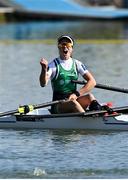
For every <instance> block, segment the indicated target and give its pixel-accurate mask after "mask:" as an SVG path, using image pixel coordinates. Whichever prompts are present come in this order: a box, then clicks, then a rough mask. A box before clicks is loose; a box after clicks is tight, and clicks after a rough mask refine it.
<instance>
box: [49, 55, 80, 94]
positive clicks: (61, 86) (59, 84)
mask: <svg viewBox="0 0 128 180" xmlns="http://www.w3.org/2000/svg"><path fill="white" fill-rule="evenodd" d="M54 62H55V65H56V75H55V77H54V78H53V79H52V81H51V83H52V88H53V92H58V93H62V94H63V93H71V92H74V91H76V84H75V83H72V82H71V80H77V79H78V72H77V68H76V63H75V59H73V63H72V67H71V69H70V70H65V69H64V68H63V67H62V66H61V64H60V62H59V60H58V59H57V58H56V59H55V60H54Z"/></svg>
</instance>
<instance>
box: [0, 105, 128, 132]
mask: <svg viewBox="0 0 128 180" xmlns="http://www.w3.org/2000/svg"><path fill="white" fill-rule="evenodd" d="M0 128H13V129H77V130H80V129H84V130H128V114H122V115H111V116H103V115H102V116H84V114H80V113H77V114H65V115H51V114H50V113H47V112H45V113H44V110H42V109H40V110H35V111H33V112H32V113H28V114H27V115H13V116H11V115H10V116H4V117H1V118H0Z"/></svg>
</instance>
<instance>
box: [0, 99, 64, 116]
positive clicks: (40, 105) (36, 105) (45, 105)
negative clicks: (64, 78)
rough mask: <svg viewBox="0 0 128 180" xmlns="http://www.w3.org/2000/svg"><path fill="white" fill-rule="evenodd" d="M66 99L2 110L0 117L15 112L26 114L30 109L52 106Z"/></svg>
mask: <svg viewBox="0 0 128 180" xmlns="http://www.w3.org/2000/svg"><path fill="white" fill-rule="evenodd" d="M64 101H65V100H58V101H51V102H47V103H42V104H35V105H24V106H21V107H19V108H18V109H15V110H12V111H6V112H2V113H0V117H2V116H7V115H13V114H15V113H20V114H25V113H28V112H30V111H33V110H34V109H39V108H44V107H48V106H52V105H54V104H58V103H61V102H64Z"/></svg>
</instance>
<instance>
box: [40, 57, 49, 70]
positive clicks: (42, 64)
mask: <svg viewBox="0 0 128 180" xmlns="http://www.w3.org/2000/svg"><path fill="white" fill-rule="evenodd" d="M40 65H41V66H42V70H47V68H48V61H47V60H46V59H44V58H41V60H40Z"/></svg>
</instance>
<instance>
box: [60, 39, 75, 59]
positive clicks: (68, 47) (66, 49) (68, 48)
mask: <svg viewBox="0 0 128 180" xmlns="http://www.w3.org/2000/svg"><path fill="white" fill-rule="evenodd" d="M58 48H59V54H60V58H61V59H64V60H67V59H69V58H70V57H71V56H72V52H73V46H72V44H71V42H70V41H69V40H68V39H66V38H65V39H62V40H61V42H60V43H59V44H58Z"/></svg>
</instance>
